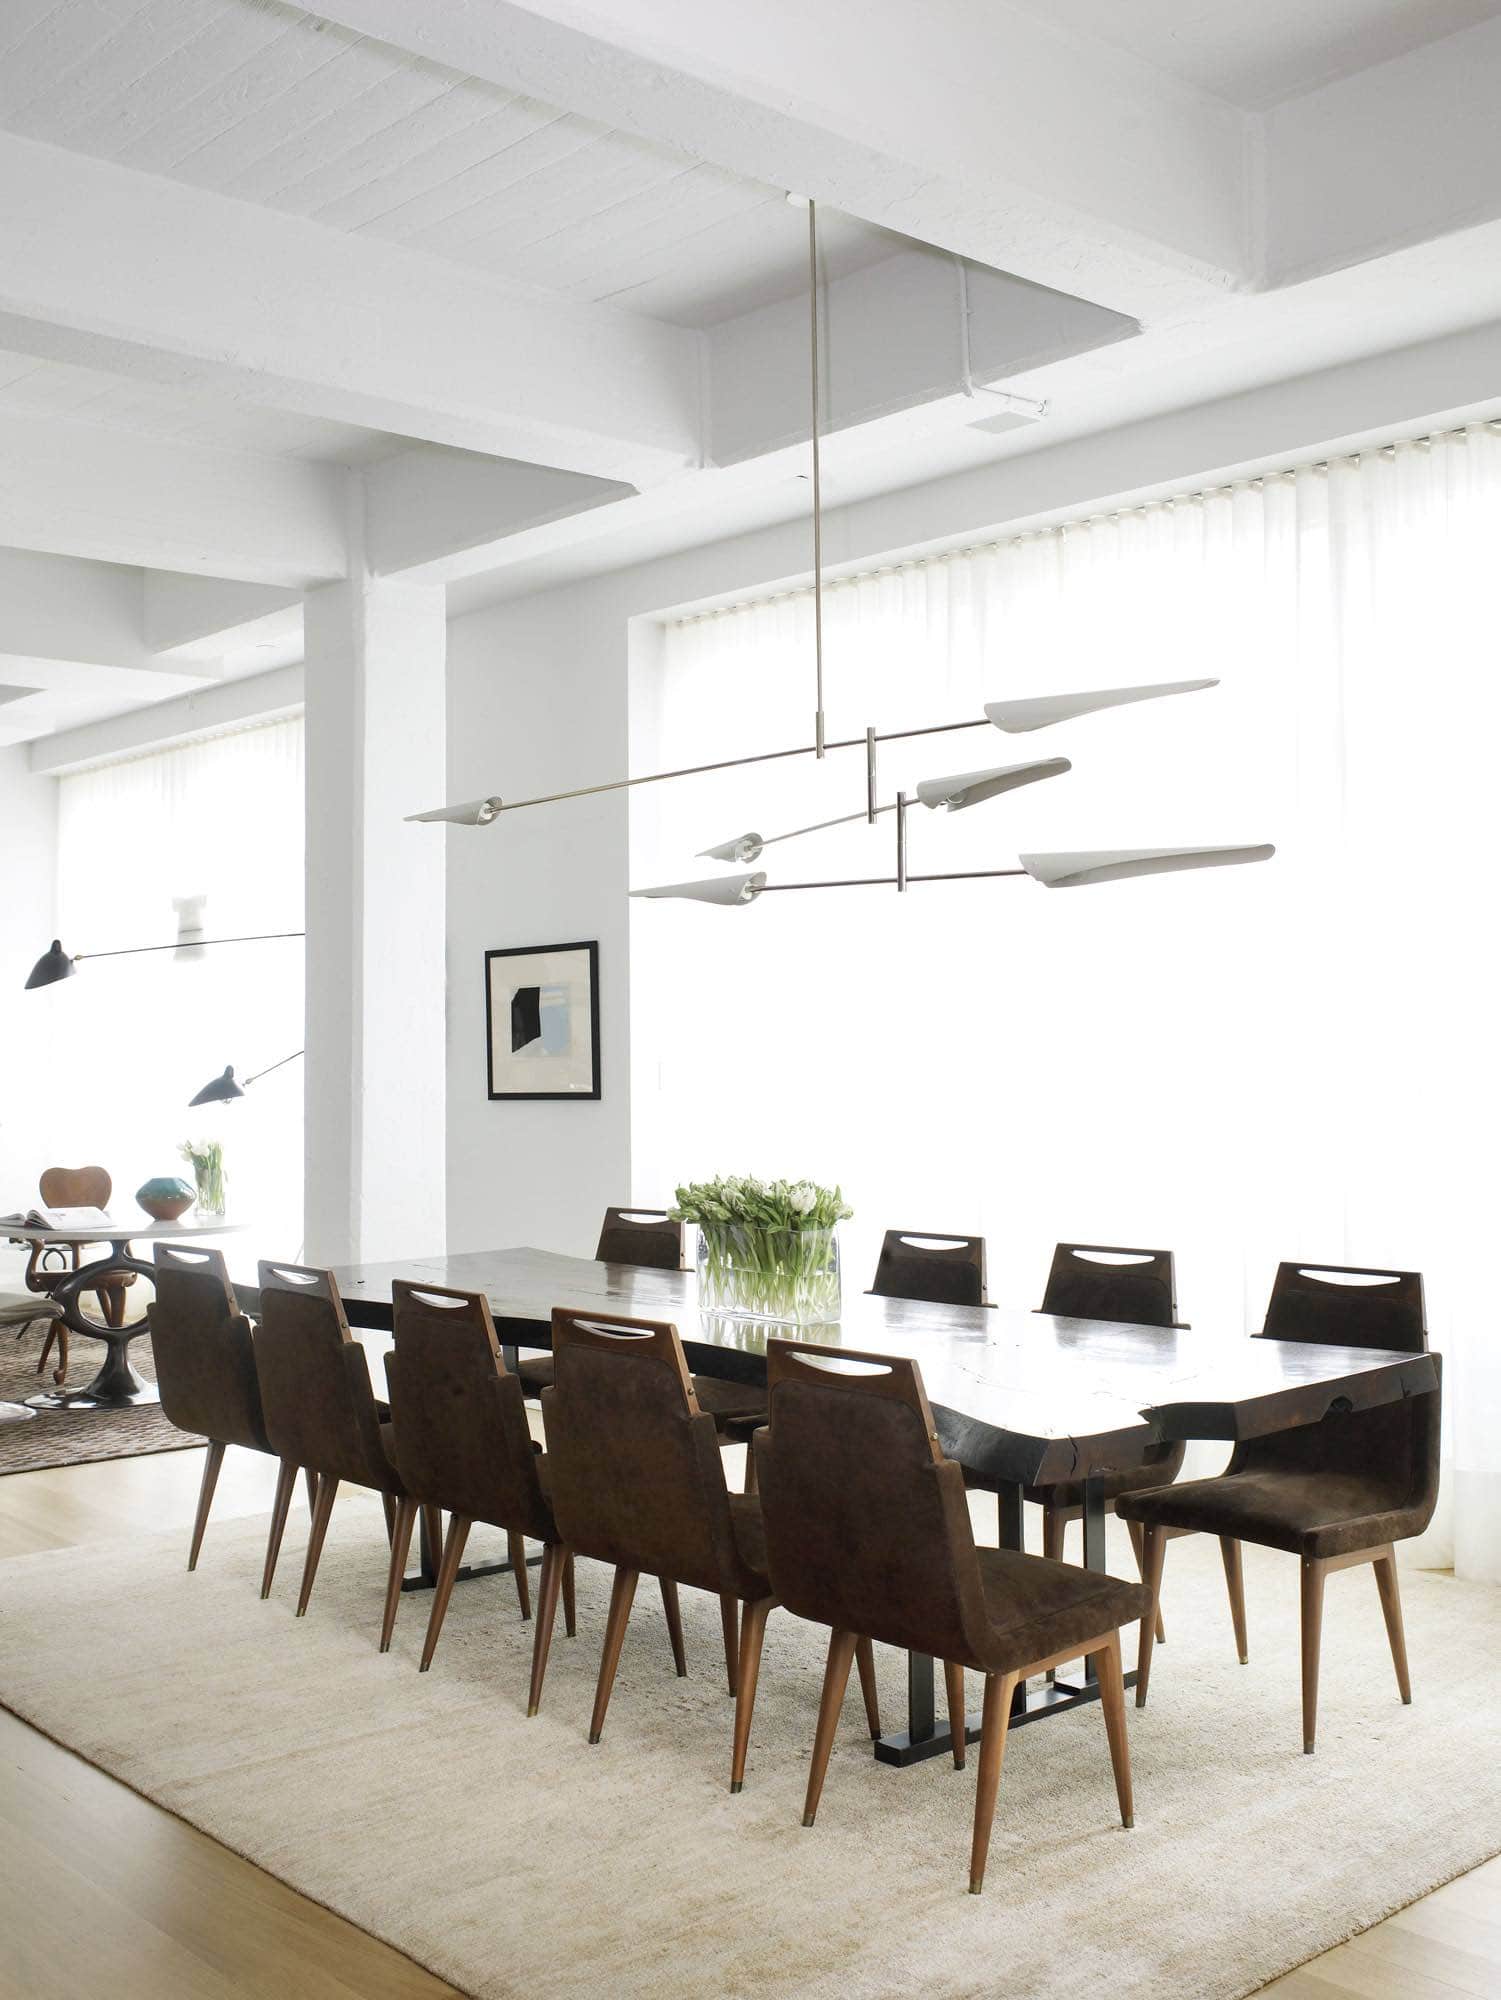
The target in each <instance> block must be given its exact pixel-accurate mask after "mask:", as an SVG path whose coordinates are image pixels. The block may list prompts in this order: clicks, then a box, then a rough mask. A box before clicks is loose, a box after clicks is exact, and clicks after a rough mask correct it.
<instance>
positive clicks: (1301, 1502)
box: [1118, 1472, 1431, 1556]
mask: <svg viewBox="0 0 1501 2000" xmlns="http://www.w3.org/2000/svg"><path fill="white" fill-rule="evenodd" d="M1118 1511H1119V1513H1120V1515H1121V1518H1122V1519H1123V1520H1128V1521H1131V1520H1134V1521H1140V1522H1141V1523H1142V1524H1143V1525H1147V1524H1150V1525H1151V1526H1153V1527H1161V1528H1184V1529H1187V1530H1188V1531H1189V1532H1190V1533H1198V1534H1206V1535H1229V1536H1231V1537H1232V1538H1233V1539H1234V1540H1235V1541H1237V1542H1256V1543H1258V1544H1260V1545H1261V1546H1262V1547H1264V1548H1269V1549H1286V1550H1287V1551H1288V1552H1289V1553H1290V1554H1292V1555H1295V1556H1343V1555H1349V1554H1350V1553H1351V1551H1352V1550H1354V1549H1368V1548H1371V1547H1373V1546H1374V1545H1376V1544H1378V1543H1382V1542H1400V1541H1406V1540H1407V1539H1408V1538H1409V1537H1410V1536H1412V1535H1420V1534H1422V1532H1423V1530H1424V1528H1425V1527H1426V1526H1427V1525H1428V1514H1429V1512H1430V1511H1431V1510H1430V1509H1429V1508H1428V1507H1426V1506H1424V1505H1421V1504H1414V1503H1413V1502H1412V1501H1411V1500H1410V1498H1409V1496H1408V1495H1407V1493H1406V1492H1405V1491H1397V1490H1394V1489H1393V1487H1392V1486H1391V1484H1390V1483H1389V1482H1387V1481H1384V1480H1382V1479H1381V1478H1380V1477H1379V1476H1378V1475H1376V1474H1374V1473H1373V1474H1362V1473H1348V1472H1326V1473H1316V1472H1310V1473H1303V1474H1299V1473H1296V1472H1293V1473H1287V1472H1236V1473H1226V1474H1225V1475H1224V1476H1223V1477H1221V1478H1219V1479H1191V1480H1189V1481H1188V1482H1187V1483H1186V1484H1185V1485H1182V1486H1174V1487H1172V1488H1170V1489H1169V1490H1167V1491H1165V1492H1161V1493H1136V1494H1132V1495H1131V1496H1130V1497H1129V1498H1126V1499H1124V1500H1123V1501H1122V1504H1121V1506H1120V1508H1119V1510H1118Z"/></svg>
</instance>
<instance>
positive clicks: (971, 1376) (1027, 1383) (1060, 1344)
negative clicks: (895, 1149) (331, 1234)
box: [236, 1248, 1438, 1483]
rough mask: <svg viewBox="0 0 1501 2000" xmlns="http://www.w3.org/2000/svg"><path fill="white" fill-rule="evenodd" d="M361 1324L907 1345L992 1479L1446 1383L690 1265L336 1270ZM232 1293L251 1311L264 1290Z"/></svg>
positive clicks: (748, 1375)
mask: <svg viewBox="0 0 1501 2000" xmlns="http://www.w3.org/2000/svg"><path fill="white" fill-rule="evenodd" d="M335 1276H336V1277H337V1279H338V1283H339V1289H340V1291H341V1293H342V1294H343V1297H344V1301H345V1305H346V1308H347V1310H348V1313H349V1319H350V1323H351V1325H361V1326H367V1327H382V1326H385V1327H389V1325H390V1311H391V1283H392V1280H393V1279H395V1278H407V1279H410V1280H412V1281H413V1282H415V1283H418V1284H420V1283H423V1282H424V1281H425V1282H427V1283H429V1284H435V1285H449V1286H453V1287H455V1288H456V1289H458V1290H461V1291H480V1292H484V1293H485V1295H486V1297H487V1298H488V1299H489V1301H490V1308H491V1311H492V1312H493V1314H494V1316H495V1322H496V1327H497V1330H498V1331H499V1333H500V1336H501V1338H502V1340H505V1341H511V1342H517V1343H519V1344H520V1345H523V1346H537V1347H545V1346H547V1345H548V1344H549V1338H548V1333H549V1326H550V1317H551V1312H552V1308H553V1307H554V1306H567V1307H570V1308H573V1309H575V1310H580V1311H584V1312H601V1313H606V1312H608V1313H623V1314H628V1315H632V1316H635V1317H638V1318H643V1319H666V1320H671V1321H672V1322H673V1323H674V1325H675V1326H676V1327H677V1329H678V1332H679V1334H680V1335H681V1336H682V1340H683V1346H684V1348H685V1350H686V1352H687V1356H688V1362H689V1365H690V1367H692V1368H694V1369H697V1370H699V1371H701V1372H703V1373H706V1374H711V1375H718V1376H723V1377H728V1378H729V1379H731V1380H736V1381H748V1382H760V1381H764V1380H765V1375H766V1363H765V1354H766V1341H767V1338H768V1335H770V1336H772V1337H778V1336H781V1337H788V1338H796V1339H800V1340H804V1341H806V1342H808V1343H809V1344H811V1345H813V1346H824V1347H839V1348H844V1349H855V1350H865V1351H869V1352H873V1353H878V1354H901V1355H909V1356H911V1357H912V1358H913V1359H914V1360H916V1361H917V1362H918V1364H919V1365H920V1367H921V1369H922V1375H923V1381H924V1383H925V1385H926V1387H927V1391H928V1398H929V1401H930V1402H931V1403H932V1405H933V1411H934V1416H935V1419H936V1421H937V1424H938V1431H939V1436H940V1439H941V1441H942V1443H943V1446H944V1449H945V1450H946V1451H948V1452H949V1453H950V1455H951V1456H953V1457H955V1458H958V1459H961V1460H962V1461H963V1462H964V1463H965V1464H966V1465H969V1466H971V1467H973V1468H974V1469H975V1470H976V1471H978V1472H981V1473H982V1474H985V1475H987V1476H990V1477H993V1478H995V1479H1003V1480H1020V1481H1023V1482H1028V1483H1030V1482H1032V1481H1033V1480H1039V1479H1040V1480H1044V1481H1052V1480H1058V1479H1067V1478H1076V1477H1079V1476H1081V1475H1082V1474H1084V1473H1086V1472H1091V1471H1106V1470H1109V1469H1110V1468H1111V1467H1112V1466H1116V1465H1122V1464H1130V1463H1131V1462H1132V1461H1133V1459H1134V1458H1136V1457H1137V1456H1139V1454H1140V1451H1141V1448H1142V1446H1143V1445H1144V1444H1146V1443H1148V1442H1150V1441H1151V1440H1152V1439H1154V1438H1156V1439H1172V1440H1176V1439H1189V1438H1222V1439H1238V1438H1245V1437H1254V1436H1259V1435H1263V1434H1265V1433H1266V1432H1269V1431H1276V1430H1286V1429H1288V1428H1290V1427H1292V1426H1293V1425H1296V1424H1303V1423H1316V1422H1317V1421H1318V1420H1319V1419H1320V1418H1321V1417H1323V1416H1325V1415H1326V1414H1327V1413H1328V1412H1329V1410H1330V1409H1331V1408H1336V1407H1339V1408H1345V1407H1348V1408H1352V1409H1366V1408H1371V1407H1374V1406H1375V1405H1377V1404H1380V1403H1387V1402H1395V1401H1397V1400H1398V1399H1399V1398H1401V1397H1403V1396H1409V1395H1418V1394H1421V1393H1423V1392H1424V1391H1426V1390H1429V1389H1433V1388H1435V1387H1436V1386H1437V1383H1438V1372H1437V1368H1436V1366H1435V1359H1434V1357H1433V1356H1431V1355H1426V1354H1390V1353H1385V1352H1381V1351H1377V1350H1374V1349H1369V1348H1355V1347H1323V1346H1314V1345H1308V1344H1304V1343H1302V1342H1297V1341H1287V1340H1260V1339H1253V1338H1250V1337H1249V1336H1247V1335H1245V1334H1241V1333H1235V1334H1225V1333H1219V1334H1216V1333H1210V1332H1203V1331H1199V1330H1192V1331H1190V1330H1175V1329H1172V1328H1165V1327H1147V1326H1126V1325H1121V1324H1116V1323H1112V1322H1107V1321H1101V1320H1082V1319H1058V1318H1054V1317H1051V1316H1050V1315H1048V1314H1045V1313H1033V1312H1025V1311H1021V1310H1018V1309H1016V1308H1014V1307H1005V1306H1000V1307H967V1306H941V1305H928V1304H922V1303H917V1302H914V1301H909V1300H903V1299H878V1298H872V1297H871V1296H870V1295H869V1294H868V1293H863V1292H856V1293H854V1294H851V1293H849V1292H846V1294H845V1298H844V1315H843V1318H842V1319H841V1320H840V1322H839V1323H838V1324H837V1325H834V1326H826V1327H816V1328H815V1327H807V1328H803V1329H801V1330H798V1329H794V1328H779V1327H776V1326H768V1325H767V1324H766V1323H765V1322H763V1321H757V1320H741V1319H729V1318H725V1317H721V1316H719V1315H708V1314H703V1315H701V1314H700V1313H699V1310H698V1299H697V1284H696V1280H695V1277H694V1275H693V1273H692V1272H691V1271H654V1270H647V1269H642V1268H640V1267H638V1266H636V1265H630V1264H598V1263H595V1262H593V1261H592V1260H590V1259H588V1258H583V1257H562V1256H558V1255H556V1254H554V1253H553V1252H551V1251H546V1250H531V1249H525V1248H517V1249H510V1250H481V1251H471V1252H468V1253H466V1254H462V1255H457V1256H451V1257H431V1258H418V1259H413V1260H411V1261H409V1262H405V1263H398V1264H364V1265H353V1266H346V1267H344V1268H342V1269H339V1270H337V1271H336V1272H335ZM236 1290H237V1291H238V1292H239V1294H240V1297H241V1299H242V1301H243V1303H244V1305H245V1307H246V1309H247V1310H248V1311H251V1312H253V1311H255V1309H256V1304H257V1297H258V1295H257V1293H256V1291H255V1287H254V1286H253V1285H237V1287H236Z"/></svg>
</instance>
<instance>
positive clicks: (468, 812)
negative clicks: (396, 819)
mask: <svg viewBox="0 0 1501 2000" xmlns="http://www.w3.org/2000/svg"><path fill="white" fill-rule="evenodd" d="M504 810H505V800H504V799H499V798H488V799H466V800H465V801H464V802H463V804H462V805H457V806H434V807H433V809H432V811H431V812H425V813H408V814H407V822H408V824H410V823H411V822H412V821H413V820H419V819H421V820H433V819H446V820H449V821H451V822H452V823H453V825H455V826H488V825H489V824H490V822H491V820H493V819H495V818H496V817H497V815H498V814H500V813H501V812H503V811H504Z"/></svg>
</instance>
